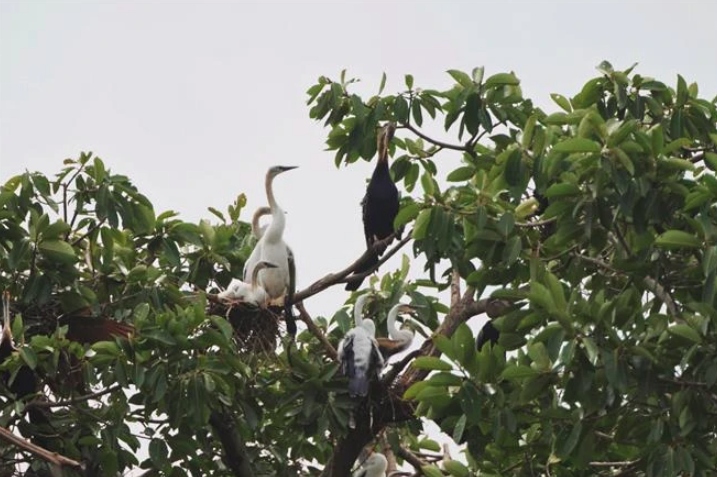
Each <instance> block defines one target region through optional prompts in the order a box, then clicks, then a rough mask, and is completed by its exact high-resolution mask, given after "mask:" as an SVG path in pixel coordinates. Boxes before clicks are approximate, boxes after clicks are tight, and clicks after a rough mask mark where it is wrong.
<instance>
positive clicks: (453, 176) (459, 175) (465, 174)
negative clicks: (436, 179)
mask: <svg viewBox="0 0 717 477" xmlns="http://www.w3.org/2000/svg"><path fill="white" fill-rule="evenodd" d="M475 173H476V169H475V167H473V166H461V167H459V168H458V169H454V170H452V171H451V172H450V173H449V174H448V177H446V180H447V181H448V182H463V181H467V180H468V179H470V178H471V177H473V176H474V175H475Z"/></svg>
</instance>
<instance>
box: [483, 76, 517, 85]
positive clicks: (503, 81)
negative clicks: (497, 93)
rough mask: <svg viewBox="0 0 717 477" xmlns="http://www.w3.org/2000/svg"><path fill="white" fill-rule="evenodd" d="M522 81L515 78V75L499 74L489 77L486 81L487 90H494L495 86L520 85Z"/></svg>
mask: <svg viewBox="0 0 717 477" xmlns="http://www.w3.org/2000/svg"><path fill="white" fill-rule="evenodd" d="M519 84H520V80H519V79H518V78H516V77H515V75H514V74H513V73H497V74H494V75H493V76H490V77H488V79H487V80H485V87H486V88H492V87H495V86H505V85H519Z"/></svg>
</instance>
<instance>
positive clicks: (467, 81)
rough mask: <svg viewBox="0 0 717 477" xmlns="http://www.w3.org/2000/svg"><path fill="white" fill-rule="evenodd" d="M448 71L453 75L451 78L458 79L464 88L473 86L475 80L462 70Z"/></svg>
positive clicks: (457, 81)
mask: <svg viewBox="0 0 717 477" xmlns="http://www.w3.org/2000/svg"><path fill="white" fill-rule="evenodd" d="M447 73H448V74H449V75H451V78H453V79H454V80H456V83H458V84H459V85H461V86H463V87H464V88H470V87H472V86H473V80H472V79H471V77H470V76H468V75H467V74H466V73H464V72H463V71H460V70H448V71H447Z"/></svg>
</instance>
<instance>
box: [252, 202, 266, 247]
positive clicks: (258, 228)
mask: <svg viewBox="0 0 717 477" xmlns="http://www.w3.org/2000/svg"><path fill="white" fill-rule="evenodd" d="M269 214H271V208H270V207H267V206H263V207H259V208H258V209H256V210H255V211H254V216H253V217H252V218H251V233H252V235H253V236H254V237H256V239H257V240H258V239H260V238H262V237H263V236H264V232H266V228H267V225H259V220H260V219H261V218H262V217H263V216H264V215H269Z"/></svg>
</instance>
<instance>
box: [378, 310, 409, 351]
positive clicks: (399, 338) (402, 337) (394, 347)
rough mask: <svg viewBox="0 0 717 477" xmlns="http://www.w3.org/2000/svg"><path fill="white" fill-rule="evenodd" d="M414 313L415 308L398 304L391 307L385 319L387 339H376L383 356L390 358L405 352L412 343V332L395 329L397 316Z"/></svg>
mask: <svg viewBox="0 0 717 477" xmlns="http://www.w3.org/2000/svg"><path fill="white" fill-rule="evenodd" d="M415 311H416V307H415V306H412V305H406V304H404V303H398V304H397V305H394V306H393V307H391V310H390V311H389V312H388V318H387V319H386V328H387V329H388V336H389V337H388V338H376V340H377V342H378V345H379V347H380V349H381V352H382V353H383V355H384V356H391V355H394V354H396V353H400V352H401V351H404V350H406V349H407V348H408V347H409V346H411V343H412V342H413V336H414V335H413V331H411V330H404V329H398V328H396V318H397V317H398V315H399V314H404V313H406V314H412V313H414V312H415Z"/></svg>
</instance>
